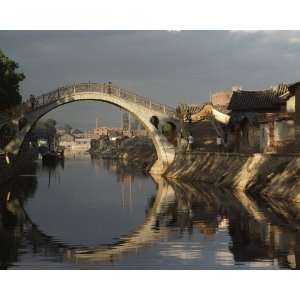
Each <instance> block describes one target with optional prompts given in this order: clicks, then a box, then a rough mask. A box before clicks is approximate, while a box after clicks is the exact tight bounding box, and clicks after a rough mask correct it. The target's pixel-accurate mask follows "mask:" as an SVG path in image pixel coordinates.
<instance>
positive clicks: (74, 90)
mask: <svg viewBox="0 0 300 300" xmlns="http://www.w3.org/2000/svg"><path fill="white" fill-rule="evenodd" d="M75 93H76V85H75V84H74V85H73V94H75Z"/></svg>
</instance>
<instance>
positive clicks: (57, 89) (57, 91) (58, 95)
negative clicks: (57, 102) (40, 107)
mask: <svg viewBox="0 0 300 300" xmlns="http://www.w3.org/2000/svg"><path fill="white" fill-rule="evenodd" d="M57 98H58V99H59V88H58V89H57Z"/></svg>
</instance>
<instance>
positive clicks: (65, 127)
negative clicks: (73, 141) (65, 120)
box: [64, 124, 72, 133]
mask: <svg viewBox="0 0 300 300" xmlns="http://www.w3.org/2000/svg"><path fill="white" fill-rule="evenodd" d="M64 129H65V131H66V133H71V130H72V126H71V125H69V124H66V125H65V126H64Z"/></svg>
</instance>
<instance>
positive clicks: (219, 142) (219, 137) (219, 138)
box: [217, 135, 223, 152]
mask: <svg viewBox="0 0 300 300" xmlns="http://www.w3.org/2000/svg"><path fill="white" fill-rule="evenodd" d="M217 146H218V151H219V152H222V151H223V139H222V137H221V136H219V135H218V136H217Z"/></svg>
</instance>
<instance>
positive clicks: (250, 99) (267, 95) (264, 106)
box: [228, 83, 289, 111]
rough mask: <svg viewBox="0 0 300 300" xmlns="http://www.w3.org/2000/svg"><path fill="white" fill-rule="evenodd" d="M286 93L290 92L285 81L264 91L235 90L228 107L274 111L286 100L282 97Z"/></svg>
mask: <svg viewBox="0 0 300 300" xmlns="http://www.w3.org/2000/svg"><path fill="white" fill-rule="evenodd" d="M286 93H289V85H287V84H283V83H282V84H279V85H277V86H276V87H274V88H271V89H268V90H264V91H243V90H238V91H234V92H233V94H232V96H231V99H230V103H229V106H228V109H229V110H232V111H261V110H263V111H273V110H276V109H278V108H279V107H280V104H282V103H284V102H285V101H286V98H282V97H280V96H282V95H285V94H286Z"/></svg>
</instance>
